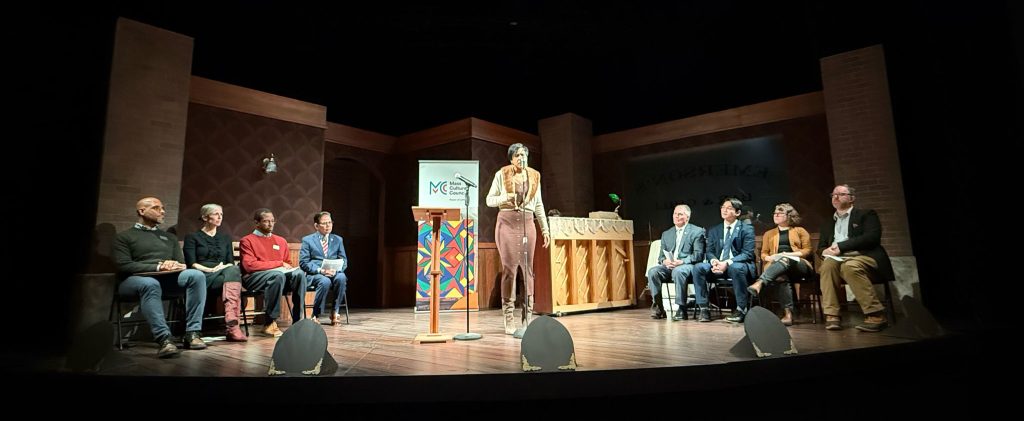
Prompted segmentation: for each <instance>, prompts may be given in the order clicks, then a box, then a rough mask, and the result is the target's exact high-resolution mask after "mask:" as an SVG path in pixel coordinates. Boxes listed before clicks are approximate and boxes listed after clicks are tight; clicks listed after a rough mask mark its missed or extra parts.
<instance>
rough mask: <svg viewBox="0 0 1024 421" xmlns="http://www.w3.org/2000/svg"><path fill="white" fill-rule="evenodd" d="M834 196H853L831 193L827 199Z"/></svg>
mask: <svg viewBox="0 0 1024 421" xmlns="http://www.w3.org/2000/svg"><path fill="white" fill-rule="evenodd" d="M836 196H853V195H852V194H850V193H832V194H830V195H829V197H836Z"/></svg>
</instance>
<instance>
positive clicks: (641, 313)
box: [100, 309, 912, 377]
mask: <svg viewBox="0 0 1024 421" xmlns="http://www.w3.org/2000/svg"><path fill="white" fill-rule="evenodd" d="M648 313H649V311H648V310H647V309H625V310H614V311H599V312H591V313H582V314H573V315H567V316H563V317H559V318H556V319H555V320H557V321H559V322H560V323H562V324H563V325H565V327H566V328H567V329H568V330H569V333H570V334H571V335H572V338H573V342H574V345H575V351H576V360H577V364H578V365H579V367H578V369H577V371H597V370H623V369H645V368H656V367H670V366H677V367H679V366H702V365H714V364H724V363H732V362H739V361H747V360H751V358H746V357H738V356H735V355H733V354H731V353H730V352H729V350H730V348H732V346H733V345H735V344H736V342H737V341H739V340H740V339H741V338H742V337H743V336H744V332H743V328H742V325H735V324H731V323H728V322H726V321H724V320H723V319H717V320H715V321H712V322H711V323H698V322H696V321H693V320H687V321H680V322H673V321H669V320H652V319H651V318H649V317H648ZM517 315H518V314H517ZM798 322H799V320H798ZM853 324H854V322H853V321H851V320H844V329H843V330H841V331H838V332H832V331H826V330H825V329H824V326H823V325H822V324H821V323H820V320H819V323H818V324H811V323H810V320H806V321H803V322H802V323H797V324H796V325H794V326H792V327H790V328H789V331H790V334H791V335H792V336H793V338H794V341H795V344H796V347H797V350H798V351H799V354H800V355H797V356H794V357H795V358H799V357H800V356H804V355H812V354H820V353H827V352H830V351H843V350H851V349H860V348H870V347H879V346H885V345H893V344H903V343H908V342H911V341H912V340H911V339H908V338H901V337H897V336H894V335H892V334H886V332H885V331H883V332H882V333H864V332H860V331H858V330H856V329H854V328H853V327H852V326H853ZM257 330H258V327H253V328H252V329H251V332H250V333H255V332H256V331H257ZM324 330H325V331H326V332H327V337H328V351H329V352H330V353H331V354H332V355H333V356H334V359H335V360H336V361H337V362H338V366H339V367H338V371H337V372H336V373H335V374H334V375H335V376H342V377H360V376H420V375H465V374H501V373H521V372H522V371H521V369H520V368H521V365H520V360H519V351H520V340H518V339H514V338H513V337H512V336H510V335H505V334H504V333H503V329H502V321H501V312H500V310H483V311H480V312H471V313H470V331H472V332H475V333H479V334H482V335H483V338H482V339H479V340H475V341H465V342H463V341H452V342H449V343H442V344H414V343H413V338H414V337H415V336H416V334H418V333H423V332H426V331H427V330H428V316H427V315H425V314H422V315H415V314H413V312H412V311H411V310H409V309H388V310H359V309H357V310H355V311H353V312H352V313H351V324H348V325H344V324H342V325H339V326H324ZM440 331H441V332H443V333H450V334H455V333H460V332H465V331H466V317H465V313H463V312H456V313H442V314H441V320H440ZM214 333H216V332H208V334H214ZM207 339H211V340H210V341H208V343H209V345H210V346H209V348H207V349H205V350H201V351H188V350H186V351H183V352H182V354H181V356H180V357H178V358H173V359H168V360H160V359H157V358H156V356H155V354H156V347H155V344H152V343H137V344H135V345H134V346H132V347H129V348H126V349H125V350H123V351H116V352H117V353H118V358H117V360H118V363H117V364H109V365H107V366H106V367H104V368H103V370H101V373H100V374H101V375H119V376H216V377H224V376H236V377H255V376H260V377H264V376H267V371H268V369H269V367H270V356H271V354H272V353H273V350H274V345H275V343H276V339H274V338H267V337H261V336H258V335H251V337H250V341H249V342H247V343H229V342H225V341H223V340H216V337H207ZM219 339H223V337H222V336H221V337H220V338H219ZM794 357H789V358H794Z"/></svg>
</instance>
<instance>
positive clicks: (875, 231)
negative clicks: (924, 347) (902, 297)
mask: <svg viewBox="0 0 1024 421" xmlns="http://www.w3.org/2000/svg"><path fill="white" fill-rule="evenodd" d="M831 197H832V207H833V208H835V209H836V212H835V213H834V214H832V217H831V218H826V219H825V223H824V224H823V226H822V227H821V241H820V242H819V243H818V255H820V256H821V267H820V268H819V272H820V273H821V307H822V310H823V312H824V313H825V329H828V330H840V329H842V328H843V327H842V324H841V323H840V319H839V298H838V295H837V293H836V291H837V290H839V289H840V281H846V284H847V285H849V286H850V289H851V290H853V295H854V297H856V298H857V303H858V304H860V308H861V311H863V312H864V323H861V324H859V325H857V326H856V328H857V329H858V330H862V331H865V332H878V331H880V330H882V329H885V328H886V327H887V326H888V325H889V322H888V320H887V319H886V317H885V306H884V305H882V303H881V302H880V301H879V300H878V296H877V295H876V294H875V288H874V286H873V285H872V283H871V281H872V279H874V280H877V281H889V280H892V279H894V278H895V277H894V276H893V271H892V262H891V261H889V255H888V254H887V253H886V252H885V249H884V248H882V223H881V222H880V221H879V219H878V214H877V213H875V211H874V210H871V209H863V208H857V207H854V206H853V204H854V201H855V200H856V196H854V190H853V188H851V187H850V186H849V185H846V184H840V185H837V186H835V188H833V189H832V196H831Z"/></svg>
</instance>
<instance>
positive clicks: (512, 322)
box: [501, 298, 516, 335]
mask: <svg viewBox="0 0 1024 421" xmlns="http://www.w3.org/2000/svg"><path fill="white" fill-rule="evenodd" d="M515 309H516V305H515V303H514V302H513V301H512V300H509V299H506V298H502V299H501V313H502V314H503V315H504V318H505V334H506V335H511V334H513V333H516V319H515V316H513V314H512V313H513V312H514V311H515Z"/></svg>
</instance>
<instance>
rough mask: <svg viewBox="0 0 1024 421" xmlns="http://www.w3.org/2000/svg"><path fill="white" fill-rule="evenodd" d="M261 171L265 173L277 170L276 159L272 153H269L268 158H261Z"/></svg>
mask: <svg viewBox="0 0 1024 421" xmlns="http://www.w3.org/2000/svg"><path fill="white" fill-rule="evenodd" d="M263 172H265V173H267V174H270V173H275V172H277V161H275V160H274V154H270V158H263Z"/></svg>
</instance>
